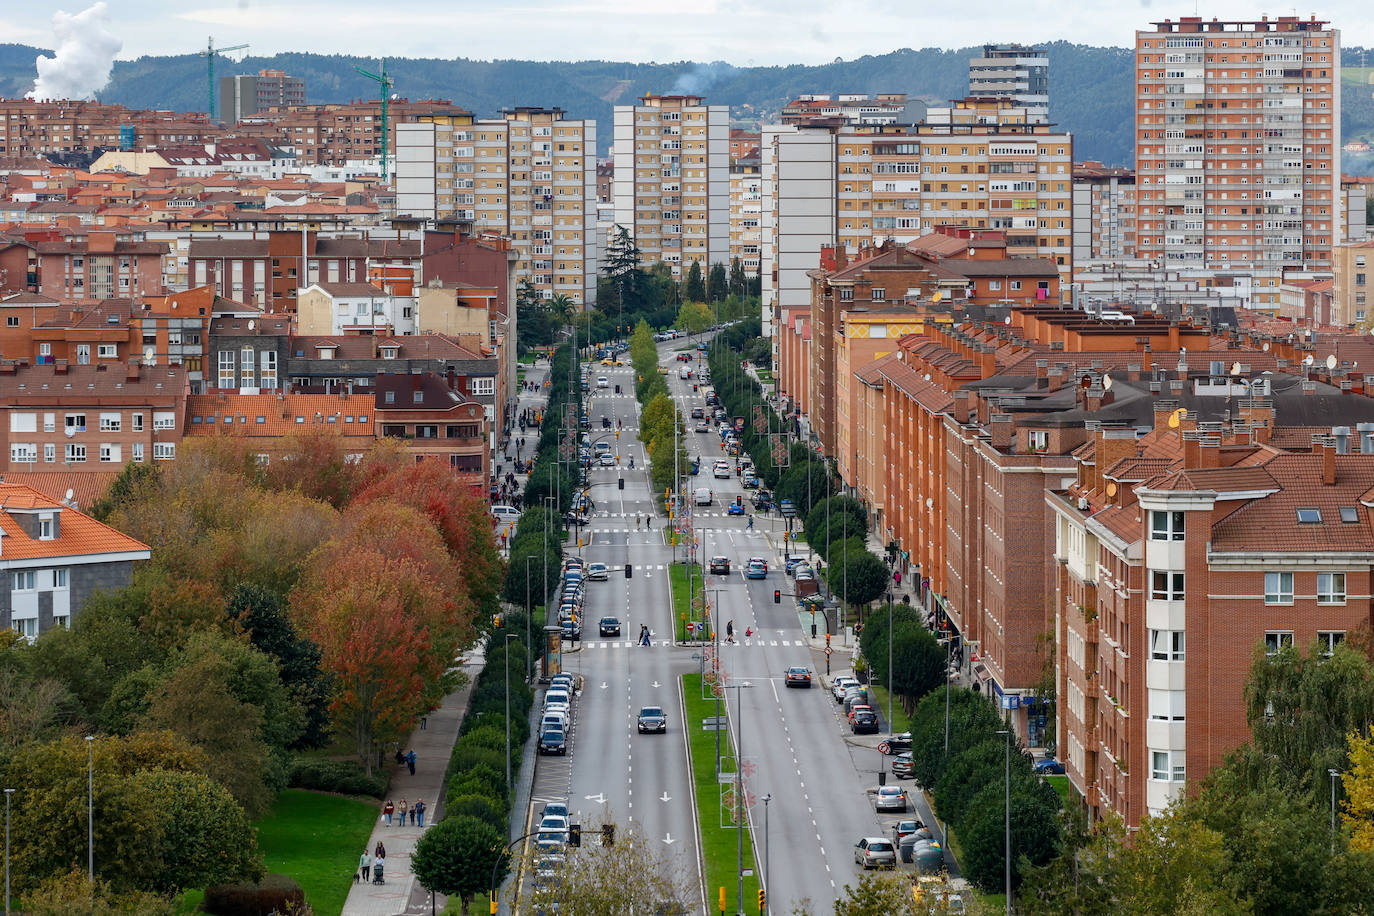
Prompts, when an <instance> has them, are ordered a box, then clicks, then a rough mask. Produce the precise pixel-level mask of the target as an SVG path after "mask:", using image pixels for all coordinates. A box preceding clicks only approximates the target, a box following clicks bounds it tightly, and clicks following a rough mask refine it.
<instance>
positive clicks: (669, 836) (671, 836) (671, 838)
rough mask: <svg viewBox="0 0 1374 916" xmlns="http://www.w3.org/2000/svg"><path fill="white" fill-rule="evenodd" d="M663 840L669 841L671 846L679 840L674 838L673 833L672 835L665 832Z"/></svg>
mask: <svg viewBox="0 0 1374 916" xmlns="http://www.w3.org/2000/svg"><path fill="white" fill-rule="evenodd" d="M663 842H665V843H667V844H668V845H669V846H671V845H673V844H674V843H676V842H677V840H675V839H673V835H672V834H671V833H665V834H663Z"/></svg>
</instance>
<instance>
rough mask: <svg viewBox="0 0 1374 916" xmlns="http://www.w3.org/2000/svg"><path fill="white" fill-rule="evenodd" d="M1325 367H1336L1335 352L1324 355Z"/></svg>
mask: <svg viewBox="0 0 1374 916" xmlns="http://www.w3.org/2000/svg"><path fill="white" fill-rule="evenodd" d="M1326 368H1328V369H1334V368H1336V354H1335V353H1332V354H1329V355H1328V356H1327V357H1326Z"/></svg>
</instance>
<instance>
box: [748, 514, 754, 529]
mask: <svg viewBox="0 0 1374 916" xmlns="http://www.w3.org/2000/svg"><path fill="white" fill-rule="evenodd" d="M746 530H748V531H753V530H754V516H752V515H751V516H749V524H748V526H747V528H746Z"/></svg>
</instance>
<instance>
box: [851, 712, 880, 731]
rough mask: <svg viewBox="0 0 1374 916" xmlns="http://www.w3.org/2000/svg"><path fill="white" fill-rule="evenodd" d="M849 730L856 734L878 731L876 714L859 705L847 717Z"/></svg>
mask: <svg viewBox="0 0 1374 916" xmlns="http://www.w3.org/2000/svg"><path fill="white" fill-rule="evenodd" d="M849 730H850V731H851V732H853V733H854V734H856V735H872V734H876V733H877V732H878V714H877V713H875V712H874V711H873V710H871V709H865V708H863V707H860V708H858V709H856V710H855V711H854V715H852V716H850V717H849Z"/></svg>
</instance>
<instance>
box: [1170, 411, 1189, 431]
mask: <svg viewBox="0 0 1374 916" xmlns="http://www.w3.org/2000/svg"><path fill="white" fill-rule="evenodd" d="M1187 416H1188V408H1186V407H1180V408H1179V409H1178V410H1175V411H1174V412H1173V413H1171V414H1169V428H1170V429H1178V424H1179V423H1181V422H1183V419H1184V418H1185V417H1187Z"/></svg>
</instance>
